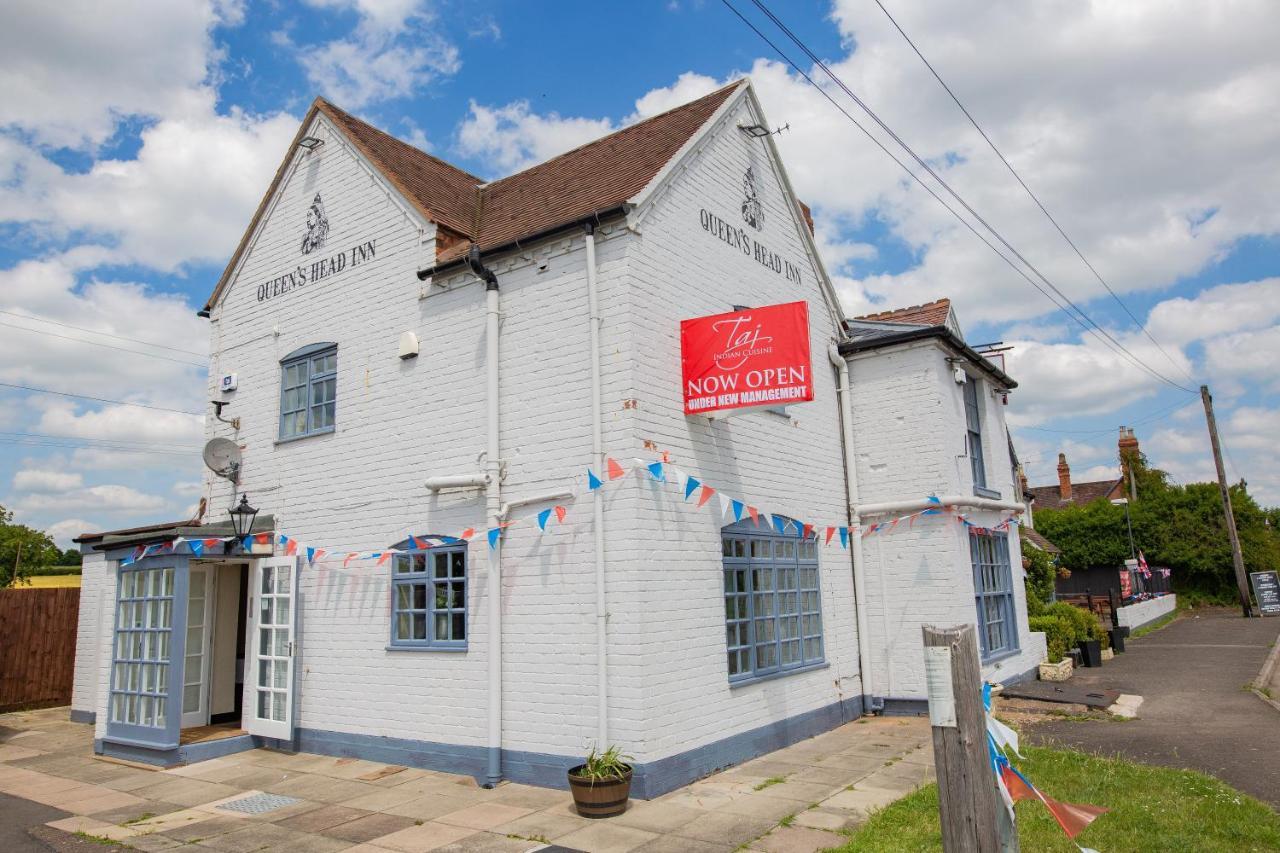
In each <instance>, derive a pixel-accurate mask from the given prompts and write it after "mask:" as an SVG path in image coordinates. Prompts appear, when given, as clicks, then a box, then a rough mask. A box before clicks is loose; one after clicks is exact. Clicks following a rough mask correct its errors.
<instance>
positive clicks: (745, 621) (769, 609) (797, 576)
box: [721, 516, 823, 682]
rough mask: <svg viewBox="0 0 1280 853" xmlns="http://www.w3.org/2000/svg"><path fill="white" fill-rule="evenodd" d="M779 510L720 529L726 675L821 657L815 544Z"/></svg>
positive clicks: (784, 667) (769, 670)
mask: <svg viewBox="0 0 1280 853" xmlns="http://www.w3.org/2000/svg"><path fill="white" fill-rule="evenodd" d="M802 529H803V528H802V525H801V524H800V523H799V522H796V521H793V520H791V519H787V518H783V517H782V516H774V518H773V522H772V526H770V522H768V521H765V520H764V518H763V517H762V518H761V524H760V525H757V524H756V523H755V522H753V521H747V520H745V519H744V520H743V521H740V522H737V523H736V524H731V525H729V526H728V527H725V528H724V529H723V530H722V531H721V542H722V552H723V555H724V611H725V635H726V640H727V649H726V654H727V657H728V665H729V680H730V681H731V682H740V681H746V680H752V679H755V678H760V677H763V676H768V675H773V674H776V673H783V672H786V671H788V670H797V669H804V668H808V667H810V666H815V665H818V664H821V663H822V662H823V649H822V595H821V592H820V591H819V588H818V548H817V544H816V543H815V542H814V541H813V540H812V539H808V540H806V539H802V538H801V536H800V534H801V532H802Z"/></svg>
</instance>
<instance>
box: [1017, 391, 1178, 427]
mask: <svg viewBox="0 0 1280 853" xmlns="http://www.w3.org/2000/svg"><path fill="white" fill-rule="evenodd" d="M1198 402H1200V401H1199V400H1185V401H1184V400H1179V401H1177V402H1176V403H1173V404H1172V405H1169V406H1165V407H1164V408H1162V409H1157V410H1156V411H1155V412H1152V413H1150V414H1148V415H1147V416H1146V417H1144V418H1141V419H1139V420H1136V421H1133V422H1132V423H1130V424H1126V426H1135V427H1137V426H1145V425H1146V424H1150V423H1155V422H1156V421H1162V420H1165V419H1167V418H1170V417H1173V416H1174V415H1175V414H1177V413H1178V412H1180V411H1182V410H1183V409H1185V408H1187V407H1188V406H1191V405H1193V404H1195V403H1198ZM1015 429H1019V430H1023V429H1028V430H1035V431H1036V432H1052V433H1057V434H1060V435H1106V434H1107V433H1111V432H1115V429H1114V428H1113V427H1107V428H1106V429H1050V428H1049V427H1034V426H1024V427H1015Z"/></svg>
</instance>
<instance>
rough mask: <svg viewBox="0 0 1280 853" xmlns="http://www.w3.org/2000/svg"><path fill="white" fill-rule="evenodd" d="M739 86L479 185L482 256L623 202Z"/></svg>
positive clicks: (452, 254)
mask: <svg viewBox="0 0 1280 853" xmlns="http://www.w3.org/2000/svg"><path fill="white" fill-rule="evenodd" d="M738 85H739V84H738V83H733V84H731V85H729V86H725V87H724V88H722V89H719V90H717V91H715V92H712V93H711V94H709V95H704V96H703V97H701V98H699V99H697V100H696V101H691V102H689V103H687V104H685V105H683V106H680V107H676V108H675V109H672V110H668V111H667V112H665V113H661V114H660V115H656V116H653V117H652V118H648V119H645V120H644V121H642V122H638V123H636V124H633V125H631V126H630V127H625V128H623V129H622V130H619V131H617V132H616V133H611V134H609V135H608V136H606V137H603V138H602V139H597V140H596V141H595V142H589V143H587V144H586V145H582V146H579V147H578V148H575V149H573V150H572V151H568V152H566V153H564V154H561V155H560V156H559V157H553V158H552V159H550V160H548V161H546V162H545V163H540V164H538V165H537V166H533V167H531V168H529V169H525V170H524V171H523V172H517V173H516V174H514V175H511V176H510V177H507V178H502V179H501V180H498V181H494V182H493V183H491V184H487V185H485V186H484V187H481V189H480V194H479V195H480V202H479V205H478V206H477V212H478V214H479V216H478V222H477V224H476V228H475V232H474V233H473V234H472V235H471V237H472V239H473V240H474V241H475V242H476V244H478V245H479V246H480V248H481V249H482V250H488V249H492V248H495V247H497V246H501V245H504V244H507V243H511V242H513V241H515V240H519V239H522V238H525V237H531V236H533V235H535V234H538V233H541V232H544V231H546V230H547V229H549V228H554V227H556V226H558V225H563V224H566V223H570V222H573V221H574V220H577V219H582V218H583V217H587V216H590V215H591V214H592V213H597V212H600V211H603V210H607V209H609V208H612V207H616V206H618V205H620V204H622V203H623V202H625V201H626V200H627V199H629V198H631V197H632V196H634V195H635V194H636V193H638V192H640V190H642V189H644V188H645V187H646V186H647V185H648V184H649V182H650V181H651V180H653V178H654V176H655V175H657V174H658V172H659V171H661V169H662V167H663V166H665V165H666V164H667V163H668V162H669V161H670V160H671V158H672V157H674V156H675V154H676V152H677V151H679V150H680V147H681V146H682V145H684V144H685V143H686V142H687V141H688V140H689V138H690V137H691V136H693V134H694V133H696V132H697V131H698V129H699V128H700V127H702V125H704V124H705V123H706V122H707V119H709V118H711V115H712V114H713V113H714V112H715V111H716V110H717V109H718V108H719V107H720V105H721V104H723V103H724V102H725V100H727V99H728V97H729V96H730V95H731V94H732V93H733V92H734V90H735V89H736V88H737V87H738ZM467 249H468V246H466V245H465V244H459V245H456V246H453V247H451V248H450V249H447V250H445V251H444V252H442V253H441V254H440V255H439V256H438V257H437V259H436V260H437V262H438V263H448V262H450V261H453V260H457V259H458V258H460V257H462V256H463V255H464V254H466V252H467Z"/></svg>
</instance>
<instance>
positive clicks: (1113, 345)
mask: <svg viewBox="0 0 1280 853" xmlns="http://www.w3.org/2000/svg"><path fill="white" fill-rule="evenodd" d="M721 2H723V3H724V5H725V6H726V7H727V8H728V9H729V10H730V11H731V12H733V13H734V14H735V15H736V16H737V17H738V18H739V19H740V20H741V21H742V22H743V23H744V24H746V25H747V27H749V28H750V29H751V30H752V31H753V32H755V34H756V35H757V36H759V37H760V38H761V40H763V41H764V42H765V43H766V44H768V45H769V46H770V47H771V48H773V50H774V51H775V52H776V53H777V54H778V55H779V56H781V57H782V59H783V60H784V61H786V62H787V64H788V65H790V66H791V67H792V68H793V69H794V70H795V71H796V72H797V73H798V74H800V76H802V77H804V79H805V80H806V81H807V82H808V83H809V84H810V85H811V86H813V87H814V88H815V89H816V90H817V91H818V92H819V93H820V94H821V95H822V96H823V97H825V98H826V99H827V100H828V101H830V102H831V104H832V105H833V106H835V107H836V109H838V110H839V111H840V112H841V113H842V114H843V115H844V116H845V118H847V119H849V121H850V122H852V123H853V125H854V126H855V127H857V128H858V129H859V130H861V131H862V132H863V134H865V135H866V136H867V138H868V139H870V140H871V141H872V142H873V143H874V144H875V145H876V146H877V147H878V148H880V150H881V151H883V152H884V153H885V154H886V155H887V156H888V157H889V158H890V159H892V160H893V161H894V162H895V163H897V165H898V166H899V167H900V168H902V170H903V171H905V172H906V173H907V174H908V175H909V176H910V177H911V178H912V180H914V181H915V182H916V183H917V184H919V185H920V186H921V187H923V188H924V189H925V191H927V192H928V193H929V194H930V195H931V196H933V197H934V199H935V200H936V201H937V202H938V203H939V204H941V205H942V206H943V207H944V208H945V209H946V210H947V212H949V213H950V214H951V215H952V216H954V217H955V218H956V219H957V221H959V222H960V223H961V224H962V225H964V226H965V227H966V228H968V229H969V231H970V232H972V233H973V234H974V235H975V236H976V237H978V238H979V239H980V240H982V242H983V243H985V244H986V245H987V247H988V248H989V249H991V250H992V251H993V252H995V254H996V255H997V256H999V257H1000V258H1001V260H1003V261H1004V262H1005V263H1006V264H1008V265H1009V266H1010V268H1012V269H1013V270H1014V271H1015V272H1016V273H1018V274H1019V275H1020V276H1022V278H1023V279H1025V280H1026V281H1027V282H1028V283H1029V284H1031V285H1032V286H1033V287H1035V288H1036V289H1037V290H1039V291H1040V293H1041V294H1043V295H1044V296H1045V298H1047V299H1048V300H1049V301H1050V302H1052V303H1053V304H1054V305H1055V306H1056V307H1058V308H1059V309H1061V310H1062V311H1063V312H1064V313H1065V314H1066V315H1067V316H1068V317H1070V318H1071V319H1072V320H1073V321H1074V322H1076V323H1077V324H1078V325H1080V326H1081V327H1082V328H1083V329H1084V330H1085V331H1086V332H1089V333H1090V334H1092V335H1094V337H1096V338H1098V340H1100V341H1101V342H1102V343H1103V344H1104V345H1105V346H1107V347H1108V348H1109V349H1111V350H1112V351H1113V352H1115V353H1117V354H1118V355H1120V356H1121V357H1122V358H1124V359H1126V360H1127V361H1129V362H1130V363H1131V364H1132V365H1134V366H1136V367H1138V368H1139V369H1141V370H1143V371H1145V372H1147V373H1148V374H1150V375H1151V376H1152V377H1154V378H1156V379H1158V380H1160V381H1162V382H1165V383H1167V384H1170V385H1172V386H1174V387H1176V388H1179V389H1180V390H1182V391H1186V392H1187V393H1195V392H1194V391H1192V390H1191V389H1190V388H1186V387H1185V386H1182V385H1179V384H1178V383H1176V382H1174V381H1173V380H1171V379H1169V378H1168V377H1166V376H1164V375H1163V374H1161V373H1159V372H1158V371H1156V370H1155V369H1154V368H1152V367H1150V366H1149V365H1147V364H1146V363H1145V362H1143V361H1142V360H1141V359H1140V358H1138V357H1137V356H1136V355H1134V354H1133V353H1132V352H1130V351H1129V350H1128V349H1127V348H1126V347H1125V346H1124V345H1123V344H1121V343H1120V342H1119V341H1117V340H1116V339H1115V338H1114V337H1113V336H1112V335H1111V334H1110V333H1108V332H1107V331H1106V330H1105V329H1103V328H1102V327H1101V326H1099V325H1098V324H1097V323H1096V322H1094V320H1093V319H1092V318H1091V317H1090V316H1089V315H1088V314H1087V313H1086V312H1084V310H1083V309H1081V308H1080V307H1079V306H1078V305H1076V304H1075V303H1074V302H1073V301H1072V300H1071V299H1070V297H1068V296H1067V295H1066V294H1065V293H1063V292H1062V291H1061V290H1060V289H1059V288H1058V287H1057V286H1056V285H1054V284H1053V282H1051V281H1049V279H1048V278H1047V277H1046V276H1044V274H1043V273H1041V272H1040V270H1039V269H1037V268H1036V267H1035V265H1033V264H1032V263H1031V262H1030V261H1028V260H1027V259H1026V258H1025V257H1024V256H1023V255H1022V254H1021V253H1020V252H1018V250H1017V249H1015V248H1014V247H1013V246H1012V245H1011V244H1010V243H1009V242H1008V240H1006V239H1005V238H1004V236H1003V235H1001V234H1000V232H999V231H997V230H996V229H995V228H993V227H992V226H991V225H990V224H989V223H988V222H987V221H986V220H985V219H983V218H982V216H981V215H979V214H978V213H977V211H975V210H974V209H973V208H972V207H971V206H970V205H969V204H968V202H966V201H965V200H964V199H963V198H962V197H961V196H960V195H959V194H958V193H957V192H956V191H955V190H954V189H952V188H951V186H950V185H949V184H948V183H947V182H946V181H945V180H943V179H942V177H941V176H940V175H938V173H937V172H936V171H935V170H934V169H933V168H932V167H931V166H930V165H929V164H928V163H926V162H925V161H924V160H923V159H922V158H921V157H920V156H919V155H918V154H916V152H915V151H914V150H913V149H912V148H911V147H910V146H909V145H908V144H907V143H906V142H905V141H904V140H903V139H902V138H901V137H900V136H898V135H897V133H895V132H894V131H893V129H892V128H890V127H889V126H888V125H887V124H885V122H884V121H883V120H881V119H880V117H879V116H878V115H876V113H875V112H874V111H873V110H872V109H871V108H870V107H868V106H867V105H866V104H865V103H864V102H863V101H862V100H861V99H860V98H859V97H858V96H857V94H855V93H854V92H853V90H852V89H850V88H849V87H848V86H847V85H845V83H844V82H843V81H842V80H841V79H840V78H839V77H837V76H836V75H835V73H834V72H832V71H831V69H830V68H828V67H827V66H826V64H825V63H824V62H823V61H822V60H821V59H820V58H819V57H818V56H817V55H816V54H815V53H813V51H812V50H810V49H809V48H808V47H807V46H806V45H805V44H804V42H803V41H801V40H800V39H799V38H798V37H797V36H796V35H795V34H794V33H792V32H791V30H790V29H788V28H787V26H786V25H785V24H783V23H782V21H781V20H779V19H778V18H777V16H776V15H774V14H773V13H772V12H771V11H770V10H769V9H768V7H766V6H765V5H764V4H763V3H762V2H761V0H752V2H753V3H754V4H755V5H756V7H757V8H759V9H760V10H761V11H762V12H763V13H764V14H765V15H766V16H768V17H769V19H770V20H771V21H772V22H773V23H774V25H775V26H777V27H778V28H779V29H780V30H782V32H783V33H785V34H786V35H787V37H788V38H790V39H791V41H792V42H794V43H795V44H796V45H797V46H798V47H799V48H800V50H802V51H803V52H804V53H805V55H806V56H808V57H809V59H810V60H811V61H812V62H813V63H814V64H815V65H816V66H818V67H819V68H821V69H822V70H823V71H824V72H825V73H826V74H827V76H828V77H830V78H831V80H832V81H833V82H835V84H836V85H837V86H838V87H839V88H840V89H841V90H842V91H844V92H845V94H847V95H848V96H849V97H850V98H851V99H852V100H853V101H854V102H855V103H857V104H858V106H859V107H861V108H862V110H863V111H864V112H866V113H867V115H868V116H870V117H871V118H872V120H874V121H875V122H876V123H877V124H878V125H879V126H880V127H881V128H882V129H883V130H884V131H885V132H886V133H887V134H888V135H889V136H890V137H891V138H892V139H893V140H894V141H895V142H896V143H897V144H898V145H899V146H901V147H902V149H903V150H904V151H906V152H907V154H908V155H910V156H911V158H912V159H913V160H915V161H916V163H918V164H919V165H920V166H921V168H923V169H924V170H925V171H926V172H928V173H929V175H930V176H932V177H933V178H934V180H936V181H937V182H938V184H939V185H940V186H942V187H943V189H945V190H946V191H947V193H948V194H950V195H951V196H952V197H953V198H954V199H955V200H956V201H957V203H959V204H960V205H961V206H962V207H963V208H964V209H965V210H966V211H967V212H968V213H969V214H970V215H971V216H973V218H974V219H975V220H977V221H978V222H979V223H981V225H982V226H983V227H984V228H985V229H986V230H987V231H988V232H990V233H991V234H992V236H994V237H995V239H996V240H998V241H999V242H1000V243H1001V244H1002V245H1004V246H1005V247H1006V248H1007V249H1008V250H1009V251H1010V253H1012V254H1013V255H1014V257H1016V258H1018V260H1019V261H1021V262H1022V263H1023V264H1024V265H1025V266H1026V267H1027V268H1028V269H1030V270H1031V271H1032V272H1034V273H1035V274H1036V276H1037V277H1038V278H1039V279H1040V280H1041V281H1043V282H1044V284H1045V285H1047V286H1048V287H1049V289H1050V290H1051V291H1052V292H1053V294H1056V295H1057V297H1058V298H1055V297H1054V296H1052V295H1050V293H1049V292H1047V291H1046V290H1045V289H1044V288H1043V287H1041V286H1040V284H1038V283H1037V282H1036V281H1035V280H1034V279H1032V278H1031V277H1030V276H1029V275H1027V273H1026V272H1025V271H1024V270H1023V269H1022V268H1020V267H1019V266H1018V265H1017V264H1015V263H1014V262H1013V261H1012V260H1011V259H1010V258H1009V257H1008V256H1006V255H1005V254H1004V253H1003V252H1001V251H1000V250H999V249H997V248H996V247H995V246H994V245H993V244H992V243H991V241H990V240H988V239H986V237H984V236H983V235H982V234H981V233H980V232H979V231H978V230H977V229H976V228H975V227H974V226H973V224H972V223H970V222H969V221H968V220H967V219H965V218H964V217H963V216H961V215H960V214H959V213H958V212H957V211H956V210H955V209H954V208H952V207H951V206H950V205H949V204H947V203H946V202H945V201H944V200H943V199H942V198H941V197H940V196H939V195H938V194H937V193H936V192H935V191H934V190H933V188H932V187H930V186H929V185H928V184H926V183H925V182H924V181H923V180H922V179H921V178H920V176H919V175H917V174H916V173H915V172H914V171H913V170H912V169H910V168H909V167H907V165H906V164H905V163H903V162H902V160H900V159H899V158H898V157H897V156H895V155H894V154H893V153H892V152H891V151H889V150H888V148H887V147H886V146H885V145H884V143H882V142H881V141H880V140H879V139H877V138H876V137H875V135H874V134H872V133H871V132H870V131H869V130H868V129H867V128H866V127H865V126H863V125H862V124H861V123H860V122H859V121H858V120H857V119H855V118H854V117H853V116H852V115H851V114H850V113H849V112H848V110H846V109H844V107H843V106H841V105H840V104H839V103H838V102H837V101H836V100H835V99H834V98H833V97H832V96H831V95H830V93H828V92H827V91H826V90H825V89H823V88H822V87H821V86H819V85H818V84H817V82H816V81H814V79H813V78H812V77H811V76H810V75H809V74H807V73H806V72H805V71H804V69H802V68H801V67H800V66H799V65H798V64H797V63H796V62H795V61H794V60H792V59H791V58H790V57H789V56H788V55H787V54H786V52H785V51H783V50H782V49H781V48H779V47H778V46H777V45H776V44H774V42H773V41H772V40H771V39H769V37H768V36H766V35H765V34H764V33H763V32H761V31H760V29H759V28H758V27H756V26H755V24H753V23H752V22H751V21H750V20H748V19H747V18H746V16H744V15H743V14H742V13H741V12H740V11H738V9H737V8H736V7H734V5H733V4H732V3H730V2H729V0H721ZM1059 299H1061V300H1062V301H1061V302H1059ZM1068 306H1069V307H1070V308H1071V309H1072V310H1068ZM1073 311H1074V313H1073Z"/></svg>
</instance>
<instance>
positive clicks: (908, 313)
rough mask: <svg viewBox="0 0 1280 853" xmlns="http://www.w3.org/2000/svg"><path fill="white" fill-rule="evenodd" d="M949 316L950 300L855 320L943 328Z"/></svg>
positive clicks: (884, 312)
mask: <svg viewBox="0 0 1280 853" xmlns="http://www.w3.org/2000/svg"><path fill="white" fill-rule="evenodd" d="M950 315H951V300H950V299H937V300H934V301H933V302H926V303H925V304H923V305H912V306H911V307H910V308H895V309H893V310H892V311H881V312H879V313H878V314H864V315H862V316H861V317H854V318H853V319H855V320H874V321H875V322H877V323H909V324H911V325H915V326H945V325H946V324H947V317H949V316H950Z"/></svg>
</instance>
